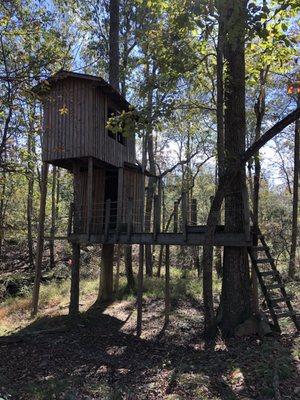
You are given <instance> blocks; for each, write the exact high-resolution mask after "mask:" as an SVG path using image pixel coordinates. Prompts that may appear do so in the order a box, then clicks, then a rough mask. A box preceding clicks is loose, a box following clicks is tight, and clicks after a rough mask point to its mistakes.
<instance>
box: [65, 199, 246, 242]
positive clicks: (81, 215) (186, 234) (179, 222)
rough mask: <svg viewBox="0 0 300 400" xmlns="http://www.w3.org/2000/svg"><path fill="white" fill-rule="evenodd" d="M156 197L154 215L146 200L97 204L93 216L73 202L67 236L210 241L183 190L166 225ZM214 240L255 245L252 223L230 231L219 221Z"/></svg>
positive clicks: (73, 239) (107, 239)
mask: <svg viewBox="0 0 300 400" xmlns="http://www.w3.org/2000/svg"><path fill="white" fill-rule="evenodd" d="M154 200H155V201H154V210H153V216H151V214H150V215H149V214H148V215H147V214H145V213H144V205H143V202H140V203H136V206H135V208H134V207H133V203H132V201H131V200H129V201H128V202H127V205H126V209H124V208H123V209H122V208H121V207H120V206H119V204H118V203H117V202H111V201H110V200H107V201H106V202H102V203H99V204H95V205H94V207H93V209H92V212H91V213H90V217H88V213H87V212H84V209H83V208H82V207H78V208H77V210H75V208H74V206H72V205H71V207H70V219H69V229H68V235H67V238H68V240H70V241H71V242H77V243H82V244H103V243H107V244H117V243H119V244H144V245H155V244H157V245H179V246H203V245H205V244H207V243H206V242H205V241H206V237H205V234H206V231H207V226H206V225H198V224H197V205H196V201H195V200H194V199H193V200H192V204H190V205H188V204H187V202H186V199H185V194H183V198H182V207H181V210H179V208H178V202H175V203H174V209H173V211H172V213H171V214H170V215H168V216H167V217H166V216H165V219H166V220H168V221H169V222H168V223H167V224H165V226H164V228H163V227H162V226H161V206H160V202H159V201H158V199H157V197H155V199H154ZM122 210H123V211H122ZM180 211H181V212H180ZM188 216H189V219H188ZM145 226H147V229H145ZM210 244H211V245H213V246H242V247H251V246H252V245H253V240H252V234H251V229H250V226H249V225H247V224H246V223H245V225H244V231H242V232H235V233H232V232H226V231H225V227H224V226H223V225H219V226H217V228H216V232H215V235H214V239H213V241H212V243H210Z"/></svg>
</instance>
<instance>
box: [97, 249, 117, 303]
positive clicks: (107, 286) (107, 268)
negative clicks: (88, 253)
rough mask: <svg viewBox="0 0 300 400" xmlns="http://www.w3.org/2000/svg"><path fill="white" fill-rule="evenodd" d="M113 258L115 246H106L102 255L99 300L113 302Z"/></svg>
mask: <svg viewBox="0 0 300 400" xmlns="http://www.w3.org/2000/svg"><path fill="white" fill-rule="evenodd" d="M113 257H114V245H113V244H104V245H103V246H102V254H101V272H100V285H99V294H98V300H104V301H111V300H112V298H113Z"/></svg>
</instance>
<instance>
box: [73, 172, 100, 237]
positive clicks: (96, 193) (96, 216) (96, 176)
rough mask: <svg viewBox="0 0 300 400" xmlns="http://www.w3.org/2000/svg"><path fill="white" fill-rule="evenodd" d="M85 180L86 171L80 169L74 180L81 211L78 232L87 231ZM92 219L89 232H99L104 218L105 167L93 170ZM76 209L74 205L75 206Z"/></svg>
mask: <svg viewBox="0 0 300 400" xmlns="http://www.w3.org/2000/svg"><path fill="white" fill-rule="evenodd" d="M87 180H88V171H87V170H84V171H80V172H79V173H78V174H77V177H76V178H75V180H74V185H76V186H77V187H78V193H79V196H78V197H79V200H78V201H79V205H78V208H79V209H80V211H81V216H80V217H81V218H80V220H81V227H80V232H79V233H83V234H84V233H86V232H87V197H88V196H87ZM93 188H94V190H93V212H92V215H93V221H92V225H91V233H101V232H102V228H103V218H104V207H103V206H104V188H105V169H104V168H97V169H94V171H93ZM75 209H76V207H75Z"/></svg>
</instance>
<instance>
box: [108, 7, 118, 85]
mask: <svg viewBox="0 0 300 400" xmlns="http://www.w3.org/2000/svg"><path fill="white" fill-rule="evenodd" d="M119 14H120V1H119V0H110V4H109V83H110V84H111V85H112V86H113V87H114V88H115V89H116V90H118V91H119V81H120V76H119V75H120V72H119V69H120V51H119V30H120V15H119Z"/></svg>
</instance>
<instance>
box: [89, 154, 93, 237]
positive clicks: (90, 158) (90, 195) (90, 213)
mask: <svg viewBox="0 0 300 400" xmlns="http://www.w3.org/2000/svg"><path fill="white" fill-rule="evenodd" d="M93 168H94V165H93V157H89V164H88V181H87V237H88V240H90V235H91V231H92V224H93V190H94V188H93V172H94V171H93Z"/></svg>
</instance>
